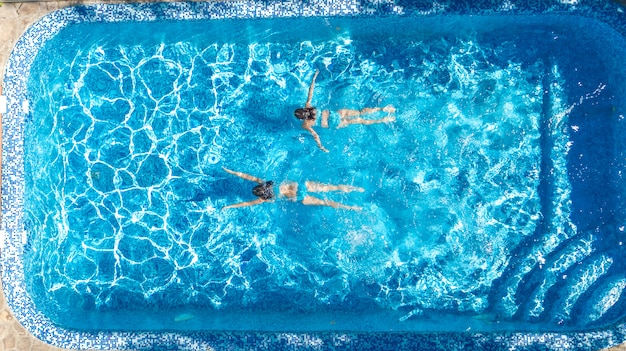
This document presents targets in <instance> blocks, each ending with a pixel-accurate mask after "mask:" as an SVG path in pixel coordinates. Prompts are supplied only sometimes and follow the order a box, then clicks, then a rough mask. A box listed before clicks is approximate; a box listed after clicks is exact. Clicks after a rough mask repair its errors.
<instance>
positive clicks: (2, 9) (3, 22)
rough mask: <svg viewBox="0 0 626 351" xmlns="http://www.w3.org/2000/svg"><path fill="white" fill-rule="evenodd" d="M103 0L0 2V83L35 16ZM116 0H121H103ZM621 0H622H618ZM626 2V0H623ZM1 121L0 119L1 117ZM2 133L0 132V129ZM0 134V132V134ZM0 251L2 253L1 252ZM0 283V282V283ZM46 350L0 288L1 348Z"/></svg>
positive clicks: (623, 350) (619, 350)
mask: <svg viewBox="0 0 626 351" xmlns="http://www.w3.org/2000/svg"><path fill="white" fill-rule="evenodd" d="M93 2H102V1H92V0H88V1H50V2H16V3H3V2H1V1H0V82H2V81H3V80H4V70H5V66H6V63H7V60H8V57H9V55H10V53H11V51H12V50H13V47H14V46H15V43H16V42H17V40H18V39H19V38H20V36H21V35H22V33H24V31H25V30H26V29H27V28H28V27H29V26H30V25H31V24H33V23H34V22H36V21H37V20H38V19H40V18H41V17H43V16H44V15H46V14H47V13H50V12H52V11H55V10H58V9H61V8H64V7H67V6H72V5H77V4H84V3H93ZM106 2H109V3H119V2H122V1H106ZM619 2H620V3H621V2H622V1H621V0H620V1H619ZM623 2H624V3H625V4H626V0H623ZM0 121H1V120H0ZM0 133H1V131H0ZM0 137H1V134H0ZM0 254H1V253H0ZM0 284H1V283H0ZM5 350H6V351H10V350H19V351H29V350H30V351H49V350H63V349H60V348H57V347H53V346H50V345H47V344H45V343H43V342H42V341H40V340H37V339H36V338H35V337H33V336H32V335H31V334H30V333H29V332H28V331H26V329H24V327H22V326H21V325H20V324H19V323H18V321H17V320H16V319H15V317H13V314H12V313H11V311H10V310H9V307H8V305H7V303H6V300H5V297H4V293H3V292H2V290H1V289H0V351H5ZM607 351H626V343H623V344H621V345H619V346H616V347H613V348H611V349H607Z"/></svg>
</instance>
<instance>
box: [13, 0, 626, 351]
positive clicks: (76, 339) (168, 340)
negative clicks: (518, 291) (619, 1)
mask: <svg viewBox="0 0 626 351" xmlns="http://www.w3.org/2000/svg"><path fill="white" fill-rule="evenodd" d="M350 3H351V4H354V2H350ZM168 4H187V3H168ZM238 4H239V5H236V6H246V4H244V5H241V3H238ZM248 4H250V3H248ZM252 4H254V3H252ZM291 4H294V3H291ZM255 5H257V4H254V5H251V7H253V10H254V12H255V14H256V11H257V9H258V8H257V6H255ZM109 6H110V5H108V4H107V5H102V4H100V5H87V6H85V8H98V7H109ZM124 6H126V7H139V8H142V7H143V8H146V7H150V5H126V4H125V5H124ZM158 6H160V7H168V6H172V5H167V6H165V5H158ZM173 6H174V7H176V6H177V5H173ZM189 7H193V6H189ZM182 8H183V9H184V8H187V6H182ZM66 9H71V10H67V12H66V11H64V10H65V9H61V10H58V11H57V12H53V13H52V14H49V15H47V16H46V17H44V18H42V19H40V20H39V21H38V22H37V23H35V25H37V24H38V23H40V22H41V21H47V20H48V19H50V18H49V17H48V16H58V15H59V14H67V13H68V12H70V13H71V12H72V11H76V8H66ZM180 9H181V7H178V8H177V10H176V11H178V10H180ZM275 10H276V9H274V10H273V11H275ZM281 11H282V9H281ZM419 11H421V10H419V9H417V10H416V12H418V13H419ZM486 11H493V9H491V10H486ZM507 11H514V10H507ZM557 11H562V9H557ZM59 12H60V13H59ZM270 12H271V11H270ZM270 12H268V13H270ZM547 12H549V11H547ZM490 13H492V12H490ZM509 13H512V12H509ZM522 13H523V12H522ZM571 13H577V11H571ZM301 14H302V11H301ZM370 14H373V13H370ZM384 14H385V15H390V14H392V13H389V12H385V13H384ZM581 14H583V15H584V14H585V13H584V12H581ZM322 15H326V14H322ZM32 28H33V26H31V27H29V29H28V30H27V31H26V32H25V33H24V36H25V35H28V33H29V31H30V30H31V29H32ZM621 33H624V31H623V29H622V31H621ZM21 39H22V38H20V40H21ZM24 45H26V44H24ZM16 47H17V45H16ZM9 66H10V65H9V64H7V70H8V67H9ZM5 78H6V76H5ZM5 80H6V79H5ZM11 83H14V82H11ZM3 84H4V83H3ZM15 100H16V102H14V103H13V104H12V109H13V111H16V110H19V109H20V107H21V103H20V102H19V101H20V99H19V96H18V97H16V98H15ZM23 100H24V99H22V101H23ZM14 113H15V112H14ZM13 116H15V115H13ZM23 116H24V115H23V114H20V113H17V118H16V119H19V118H20V117H21V118H23ZM10 127H14V126H13V125H11V124H9V125H8V126H7V128H10ZM4 128H5V124H3V129H4ZM18 130H19V128H18ZM4 142H5V141H4V140H3V145H4ZM4 152H5V151H4V148H3V156H4ZM4 162H5V158H4V157H3V170H4V167H5V164H4ZM7 162H8V161H7ZM14 166H15V165H14ZM5 174H6V173H5ZM4 186H5V185H4V184H3V190H4ZM2 196H3V200H5V194H4V191H3V194H2ZM5 202H6V201H3V215H4V214H5V211H4V203H5ZM3 219H4V218H3ZM5 223H6V222H5V221H3V227H2V229H3V230H4V229H5ZM17 227H19V224H17ZM16 230H18V231H19V229H16ZM20 235H21V234H20V233H13V232H12V233H11V236H10V237H7V238H6V240H5V242H4V243H3V246H4V245H6V244H7V243H8V241H9V240H10V241H11V242H15V241H21V237H20ZM3 256H4V255H3ZM2 261H3V262H2V268H3V271H5V272H6V271H7V270H9V271H10V270H11V269H10V268H14V266H13V267H9V266H7V265H6V264H5V260H4V258H3V260H2ZM2 280H3V284H2V285H3V290H4V291H5V292H6V291H7V287H6V286H7V284H5V283H6V281H5V274H3V277H2ZM8 285H9V286H10V285H11V284H8ZM10 289H12V288H10ZM14 296H15V294H12V295H11V297H14ZM11 303H13V304H15V303H16V302H15V301H11ZM16 307H19V306H16ZM39 322H44V321H39ZM45 323H48V322H45ZM31 327H32V325H31ZM620 327H621V329H620V331H619V332H618V331H617V330H616V332H617V334H618V335H620V336H621V339H620V340H622V341H623V340H626V338H624V335H626V332H625V331H624V326H623V325H622V326H620ZM31 332H32V330H31ZM34 334H35V333H34ZM37 334H38V335H36V336H38V337H39V336H43V339H45V340H46V341H49V339H48V337H49V336H50V335H46V333H42V332H41V331H40V330H38V331H37ZM74 334H75V333H69V334H63V333H61V335H60V337H58V338H55V340H53V342H52V343H56V342H61V343H64V344H63V345H59V344H57V345H58V346H63V347H67V346H68V345H67V342H69V344H70V345H77V346H78V348H81V349H82V348H85V347H88V348H91V347H93V348H100V347H103V346H104V345H110V346H113V345H115V346H114V348H119V347H120V345H119V343H118V342H117V341H116V342H115V343H114V344H111V343H110V342H111V341H112V340H110V339H111V338H112V336H105V335H97V336H94V335H93V334H88V333H87V334H84V336H91V337H96V340H98V341H96V340H94V341H89V342H85V341H84V340H83V341H81V340H80V339H82V337H81V336H76V335H74ZM113 334H115V337H118V338H122V337H123V338H128V337H129V336H130V335H131V334H132V333H113ZM200 334H202V333H200ZM222 334H225V335H227V334H229V333H222ZM287 334H288V333H287ZM312 334H316V333H312ZM515 335H516V334H511V335H509V336H511V337H512V339H515V337H514V336H515ZM150 336H159V337H162V339H161V340H162V341H163V342H164V343H165V344H171V345H172V346H174V345H181V343H185V344H184V345H185V346H192V345H193V346H194V347H201V346H202V345H204V344H202V345H201V344H199V342H201V340H199V339H204V338H205V336H204V335H194V334H189V335H187V336H185V337H183V340H180V339H176V338H178V337H179V336H178V335H177V334H174V333H158V334H150ZM518 336H519V342H520V344H519V345H522V347H523V346H524V345H525V346H527V347H533V346H532V345H537V344H541V343H544V344H545V342H546V341H545V336H541V337H540V336H538V337H537V338H535V339H533V338H530V339H526V337H525V336H523V335H518ZM281 338H282V339H281ZM252 339H254V338H252ZM277 339H280V340H283V342H285V343H286V345H287V344H289V345H291V344H293V343H292V342H294V341H297V340H300V341H298V342H297V343H305V344H306V341H303V339H302V338H301V337H299V336H297V335H288V336H287V335H283V336H280V337H277ZM305 339H306V338H305ZM340 339H342V338H340ZM479 339H480V340H478V339H477V343H470V344H472V345H475V346H478V345H485V343H487V344H488V343H490V342H495V343H497V344H499V343H500V342H501V341H503V340H502V339H500V338H498V337H497V336H493V335H492V336H489V337H482V338H479ZM541 339H544V341H541ZM311 340H312V341H311V342H312V344H311V345H310V346H311V347H312V346H313V345H314V344H315V340H320V339H318V338H315V337H313V338H312V339H311ZM523 340H525V341H523ZM118 341H119V340H118ZM257 341H258V340H257ZM187 343H188V344H187ZM443 344H445V342H443ZM150 345H153V344H149V343H148V344H146V343H144V342H137V343H136V344H132V345H126V346H130V347H139V348H146V347H150ZM206 345H207V346H211V344H206ZM252 345H254V344H252ZM104 347H108V346H104ZM122 347H125V346H122ZM179 347H180V346H179ZM353 347H356V346H353ZM555 349H561V348H555Z"/></svg>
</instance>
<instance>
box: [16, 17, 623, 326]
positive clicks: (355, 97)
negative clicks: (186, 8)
mask: <svg viewBox="0 0 626 351" xmlns="http://www.w3.org/2000/svg"><path fill="white" fill-rule="evenodd" d="M557 21H558V20H557V19H555V22H557ZM438 22H439V21H438V20H425V21H420V22H416V21H413V20H411V19H397V20H393V21H382V20H377V19H368V20H365V19H361V20H350V19H304V20H302V19H301V20H297V21H295V20H290V19H282V20H250V21H243V22H231V21H219V22H217V23H208V22H191V23H181V22H157V23H134V24H124V25H120V24H84V25H75V26H72V27H68V28H66V29H64V30H62V31H61V32H60V33H59V34H58V35H57V36H55V37H54V38H53V39H52V40H50V41H49V42H48V43H47V44H46V45H45V46H44V48H43V49H42V50H41V51H40V52H39V53H38V56H37V58H36V59H35V61H34V63H33V67H32V69H31V75H30V78H29V83H28V89H29V91H30V92H31V103H32V107H33V112H32V114H31V119H30V120H28V121H27V125H26V132H25V138H26V139H25V173H26V174H28V175H30V176H29V177H28V178H27V179H26V184H25V198H26V200H25V211H26V218H27V219H26V221H27V231H28V233H29V237H30V239H29V242H28V246H27V252H26V253H25V255H26V256H25V269H26V271H27V272H28V273H27V274H26V277H27V287H28V290H29V292H30V293H31V294H32V295H33V298H34V299H35V302H36V305H37V307H38V308H40V309H41V310H42V311H44V313H45V314H46V315H48V316H49V317H50V318H52V319H53V320H54V321H55V322H56V323H58V324H59V325H62V326H64V327H68V328H78V329H99V330H101V329H111V330H132V329H150V330H154V329H156V330H159V329H184V330H207V329H208V330H269V331H271V330H305V331H315V330H356V331H374V330H378V331H386V330H413V331H424V330H446V331H461V330H465V329H466V328H467V327H468V325H469V326H471V327H472V328H474V329H475V330H476V329H477V330H500V329H503V328H505V329H529V328H530V329H535V328H542V329H553V330H567V329H581V328H588V327H590V326H598V325H604V324H607V323H613V322H615V321H616V320H618V319H619V318H621V316H622V315H623V310H624V306H623V301H622V300H621V299H620V298H619V297H620V295H621V293H622V291H623V290H624V287H626V277H625V276H624V274H623V272H621V271H620V269H619V267H618V265H620V263H619V262H618V258H619V255H621V249H620V250H616V249H615V246H614V245H615V243H616V241H615V240H617V238H618V236H619V235H621V231H622V230H623V228H621V229H618V228H617V227H618V225H616V224H619V223H613V222H612V221H611V220H612V219H613V218H612V216H611V215H608V214H605V212H606V211H612V207H611V206H610V201H611V198H613V197H614V196H613V195H612V193H613V191H612V190H611V187H612V186H614V185H619V183H618V182H617V179H614V178H613V177H614V176H615V173H613V170H612V169H611V167H598V166H599V165H606V164H616V163H618V164H619V163H620V162H621V163H623V160H618V159H616V156H615V155H614V154H612V153H611V152H610V151H611V150H610V148H611V147H612V143H611V140H610V137H607V135H606V134H605V133H606V131H607V128H609V126H610V120H611V119H615V118H617V116H618V115H619V114H620V113H621V110H618V108H617V107H616V104H615V102H613V95H614V92H613V91H612V86H611V85H610V84H609V82H608V81H607V80H606V75H607V72H606V68H604V67H603V66H602V65H601V64H599V62H600V61H599V60H600V58H599V57H598V54H597V52H596V51H597V50H598V48H597V44H594V43H593V42H592V41H590V40H588V38H589V37H591V35H589V36H585V35H581V36H580V38H577V39H578V42H576V43H575V44H574V43H573V42H572V40H571V38H570V36H571V35H572V34H571V28H572V27H573V26H574V25H575V24H570V26H572V27H567V26H561V25H560V23H559V26H556V25H554V24H552V25H544V24H542V22H540V21H537V20H534V19H532V18H524V17H520V18H519V19H518V24H515V25H511V24H510V19H503V18H491V19H486V18H478V19H474V20H472V21H469V22H467V21H466V22H464V23H463V24H462V25H460V24H459V23H458V22H455V21H454V19H452V20H451V23H456V24H457V27H458V26H461V27H462V29H463V30H458V28H457V27H455V28H454V29H455V31H454V32H450V31H449V29H447V28H448V25H445V24H441V23H438ZM568 23H571V21H569V22H568ZM530 26H532V27H533V30H532V32H530V34H529V32H528V28H529V27H530ZM303 27H304V28H311V29H312V30H310V31H304V32H303V31H301V30H298V28H303ZM394 27H400V28H403V31H402V32H399V33H398V32H395V31H392V29H393V28H394ZM504 29H506V30H504ZM383 33H384V34H383ZM390 33H391V34H390ZM585 40H587V41H585ZM581 41H582V42H581ZM59 48H63V49H62V50H59ZM563 52H568V53H570V54H569V55H562V54H561V53H563ZM315 70H319V71H320V75H319V77H318V78H317V82H316V88H315V93H314V95H313V104H314V105H315V106H317V107H318V108H319V109H320V110H321V109H330V110H331V111H336V110H338V109H341V108H352V109H360V108H363V107H375V106H386V105H393V106H394V107H395V108H396V112H395V116H396V119H397V120H396V122H393V123H387V124H377V125H372V126H349V127H347V128H343V129H336V128H335V126H336V124H337V121H336V120H333V119H331V128H329V129H322V128H320V127H319V126H318V127H317V128H316V129H317V131H318V133H319V134H320V137H321V139H322V142H323V143H324V145H325V146H326V147H327V148H328V149H329V150H330V152H329V153H327V154H326V153H323V152H321V151H320V150H319V149H318V148H317V147H316V145H315V143H314V141H313V139H312V138H311V136H310V135H309V134H308V133H307V132H305V131H303V130H302V129H301V128H300V122H299V121H298V120H297V119H295V118H294V117H293V110H294V109H295V108H297V107H301V106H302V105H304V102H305V100H306V94H307V89H308V85H309V83H310V81H311V79H312V76H313V73H314V72H315ZM385 115H386V114H385V113H383V114H375V115H372V118H380V117H383V116H385ZM600 115H602V118H605V119H606V120H603V119H602V118H600ZM590 117H594V118H596V120H595V121H594V122H593V123H590V122H589V121H588V120H589V118H590ZM222 167H227V168H230V169H235V170H238V171H242V172H246V173H249V174H252V175H255V176H258V177H261V178H263V179H267V180H270V179H272V180H274V181H275V182H276V183H277V184H278V183H280V182H281V181H284V180H292V181H298V182H300V183H301V186H303V185H304V181H306V180H315V181H321V182H324V183H333V184H348V185H353V186H358V187H362V188H364V189H365V191H364V192H363V193H349V194H343V193H335V194H327V195H322V196H323V197H324V198H328V199H332V200H335V201H339V202H342V203H344V204H348V205H358V206H361V207H362V208H363V210H362V211H358V212H357V211H346V210H339V209H333V208H321V207H307V206H304V205H302V204H300V203H293V202H290V201H284V200H283V201H280V200H279V201H276V202H274V203H268V204H263V205H260V206H256V207H251V208H242V209H231V210H226V211H220V209H221V208H222V207H224V206H226V205H228V204H232V203H236V202H241V201H247V200H251V199H252V198H253V197H254V196H253V195H252V194H251V191H250V190H251V188H252V185H253V184H252V183H250V182H246V181H244V180H241V179H239V178H236V177H233V176H231V175H229V174H227V173H226V172H224V171H223V170H222ZM620 167H623V165H620ZM622 185H623V184H622ZM622 225H623V223H622ZM607 228H611V229H607ZM611 233H613V234H611ZM611 235H613V236H615V240H612V239H607V238H611ZM600 238H602V240H611V241H612V242H611V243H610V244H608V245H607V244H604V243H603V244H599V243H598V242H599V239H600ZM619 243H620V245H621V242H619ZM604 246H606V247H604ZM592 286H593V287H597V289H595V290H594V289H591V287H592ZM585 300H587V301H588V302H587V301H585ZM244 315H245V316H246V317H245V318H244V319H243V320H242V316H244ZM122 316H123V318H121V317H122ZM450 317H454V319H455V322H452V323H451V322H450V321H449V320H450ZM145 320H150V322H149V324H146V323H139V322H140V321H145ZM268 321H269V323H268ZM303 322H304V323H303ZM294 323H297V324H294Z"/></svg>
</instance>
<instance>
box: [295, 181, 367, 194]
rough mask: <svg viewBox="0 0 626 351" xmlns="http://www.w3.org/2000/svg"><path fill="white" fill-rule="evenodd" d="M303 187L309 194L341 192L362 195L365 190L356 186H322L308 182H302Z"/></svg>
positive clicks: (321, 184)
mask: <svg viewBox="0 0 626 351" xmlns="http://www.w3.org/2000/svg"><path fill="white" fill-rule="evenodd" d="M304 185H305V186H306V190H307V191H308V192H311V193H325V192H330V191H341V192H344V193H350V192H353V191H358V192H360V193H362V192H364V191H365V189H363V188H360V187H358V186H352V185H333V184H323V183H318V182H312V181H309V180H307V181H306V182H304Z"/></svg>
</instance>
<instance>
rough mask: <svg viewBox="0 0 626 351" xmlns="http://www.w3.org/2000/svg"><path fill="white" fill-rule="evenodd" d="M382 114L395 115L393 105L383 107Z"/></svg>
mask: <svg viewBox="0 0 626 351" xmlns="http://www.w3.org/2000/svg"><path fill="white" fill-rule="evenodd" d="M383 112H387V113H396V108H395V107H393V105H387V106H385V107H383Z"/></svg>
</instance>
